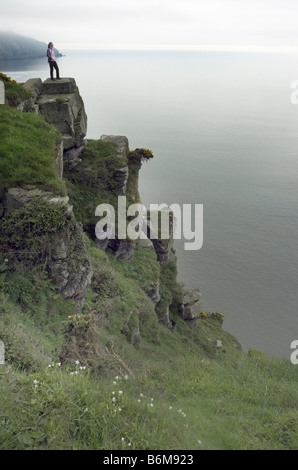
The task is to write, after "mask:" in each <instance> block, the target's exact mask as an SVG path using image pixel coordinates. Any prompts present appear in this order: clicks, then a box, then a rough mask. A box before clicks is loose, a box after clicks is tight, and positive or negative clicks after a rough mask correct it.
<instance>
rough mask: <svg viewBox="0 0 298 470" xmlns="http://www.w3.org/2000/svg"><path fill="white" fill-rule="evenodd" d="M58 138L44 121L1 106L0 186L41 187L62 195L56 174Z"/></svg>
mask: <svg viewBox="0 0 298 470" xmlns="http://www.w3.org/2000/svg"><path fill="white" fill-rule="evenodd" d="M60 141H61V136H60V135H59V133H58V132H57V131H56V129H55V128H54V127H53V126H51V125H49V124H47V123H46V122H45V121H44V119H42V118H41V117H40V116H37V115H35V114H33V113H22V112H20V111H18V110H16V109H14V108H12V107H10V106H7V105H1V106H0V186H2V188H10V187H15V186H21V187H27V188H33V187H34V188H35V187H41V188H44V189H47V190H52V191H54V192H58V193H60V194H63V193H64V192H65V185H64V182H61V181H58V179H57V177H56V174H55V163H54V162H55V155H56V147H57V145H58V144H59V142H60Z"/></svg>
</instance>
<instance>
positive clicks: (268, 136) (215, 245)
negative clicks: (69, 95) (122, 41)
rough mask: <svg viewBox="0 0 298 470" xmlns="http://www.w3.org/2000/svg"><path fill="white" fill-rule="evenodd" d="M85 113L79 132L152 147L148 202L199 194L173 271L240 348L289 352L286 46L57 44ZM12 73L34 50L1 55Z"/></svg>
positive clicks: (297, 326)
mask: <svg viewBox="0 0 298 470" xmlns="http://www.w3.org/2000/svg"><path fill="white" fill-rule="evenodd" d="M60 52H62V53H65V57H62V58H59V59H58V64H59V67H60V71H61V76H62V77H74V78H75V80H76V82H77V85H78V86H79V89H80V93H81V95H82V98H83V100H84V103H85V107H86V112H87V115H88V134H87V138H90V139H98V138H100V136H101V135H102V134H114V135H126V136H127V137H128V139H129V143H130V148H131V149H134V148H136V147H143V148H149V149H151V150H152V151H153V153H154V159H153V160H151V161H150V162H149V163H145V164H144V165H143V167H142V170H141V173H140V193H141V198H142V202H143V204H144V205H145V206H146V207H147V208H148V209H149V207H150V204H153V203H158V204H161V203H167V204H169V205H170V204H173V203H178V204H181V205H182V204H192V205H194V204H203V206H204V243H203V247H202V248H201V249H200V250H198V251H185V250H184V240H181V241H179V240H177V241H176V242H175V247H176V252H177V257H178V271H179V280H181V281H183V282H184V284H185V285H186V286H187V287H188V288H196V287H199V289H200V290H201V293H202V305H203V308H204V310H206V311H210V312H211V311H219V312H221V313H223V314H224V315H225V318H224V329H225V330H227V331H229V332H231V333H232V334H234V335H235V336H236V337H237V339H238V340H239V341H240V343H241V344H242V347H243V350H244V351H247V350H248V349H249V348H252V349H258V350H262V351H264V352H265V353H267V354H269V355H272V356H284V357H288V358H290V354H291V349H290V346H291V342H292V341H294V340H298V321H297V318H298V317H297V306H298V302H297V292H298V289H297V268H298V250H297V234H298V220H297V215H298V210H297V209H298V203H297V187H298V163H297V161H298V159H297V154H298V105H294V104H293V103H292V102H291V94H292V93H293V90H292V89H291V84H292V83H293V81H295V80H298V57H297V56H296V55H295V54H290V53H289V54H286V53H285V54H280V53H278V54H273V53H267V54H266V53H250V52H245V53H244V52H207V51H206V52H203V51H200V52H199V51H197V52H185V51H179V52H174V51H171V52H162V51H154V52H150V51H146V52H142V51H137V52H136V51H60ZM0 71H1V72H4V73H7V74H8V75H9V76H11V77H12V78H13V79H15V80H17V81H21V82H22V81H25V80H27V79H28V78H34V77H40V78H41V79H42V80H44V79H46V78H47V77H48V76H49V71H48V64H47V60H46V58H45V59H44V60H34V61H18V62H15V61H11V62H8V61H5V62H4V61H0Z"/></svg>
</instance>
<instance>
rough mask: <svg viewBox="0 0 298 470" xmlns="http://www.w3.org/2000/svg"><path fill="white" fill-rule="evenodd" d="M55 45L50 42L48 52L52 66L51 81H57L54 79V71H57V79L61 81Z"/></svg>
mask: <svg viewBox="0 0 298 470" xmlns="http://www.w3.org/2000/svg"><path fill="white" fill-rule="evenodd" d="M53 47H54V44H53V43H52V42H49V44H48V50H47V56H48V62H49V66H50V75H51V80H55V78H54V69H55V70H56V78H57V80H61V79H60V77H59V67H58V65H57V62H56V56H55V52H54V49H53Z"/></svg>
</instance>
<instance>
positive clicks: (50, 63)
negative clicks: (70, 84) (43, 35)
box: [49, 60, 59, 80]
mask: <svg viewBox="0 0 298 470" xmlns="http://www.w3.org/2000/svg"><path fill="white" fill-rule="evenodd" d="M49 65H50V74H51V79H52V80H53V78H54V69H55V70H56V78H59V67H58V65H57V62H56V61H55V60H50V61H49Z"/></svg>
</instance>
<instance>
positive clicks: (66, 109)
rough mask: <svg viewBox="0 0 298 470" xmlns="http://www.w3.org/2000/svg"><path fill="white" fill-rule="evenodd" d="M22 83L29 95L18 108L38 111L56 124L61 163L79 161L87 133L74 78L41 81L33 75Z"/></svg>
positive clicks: (71, 166)
mask: <svg viewBox="0 0 298 470" xmlns="http://www.w3.org/2000/svg"><path fill="white" fill-rule="evenodd" d="M23 86H24V88H25V89H27V90H28V91H30V92H31V93H32V98H30V99H29V100H28V101H26V102H24V103H22V105H21V109H22V110H24V111H34V112H36V113H38V114H41V115H42V116H43V117H44V119H45V120H46V121H47V122H48V123H50V124H53V125H54V126H55V127H56V129H57V130H58V131H59V132H60V133H61V134H62V141H63V160H64V166H67V167H68V168H73V167H74V166H76V164H77V163H78V162H79V161H80V157H79V155H80V153H81V151H82V149H83V148H84V138H85V136H86V133H87V115H86V112H85V106H84V102H83V100H82V97H81V95H80V92H79V89H78V87H77V85H76V82H75V80H74V78H62V79H61V80H51V79H47V80H45V81H44V82H42V81H41V80H40V78H34V79H30V80H27V82H25V83H24V85H23Z"/></svg>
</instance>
